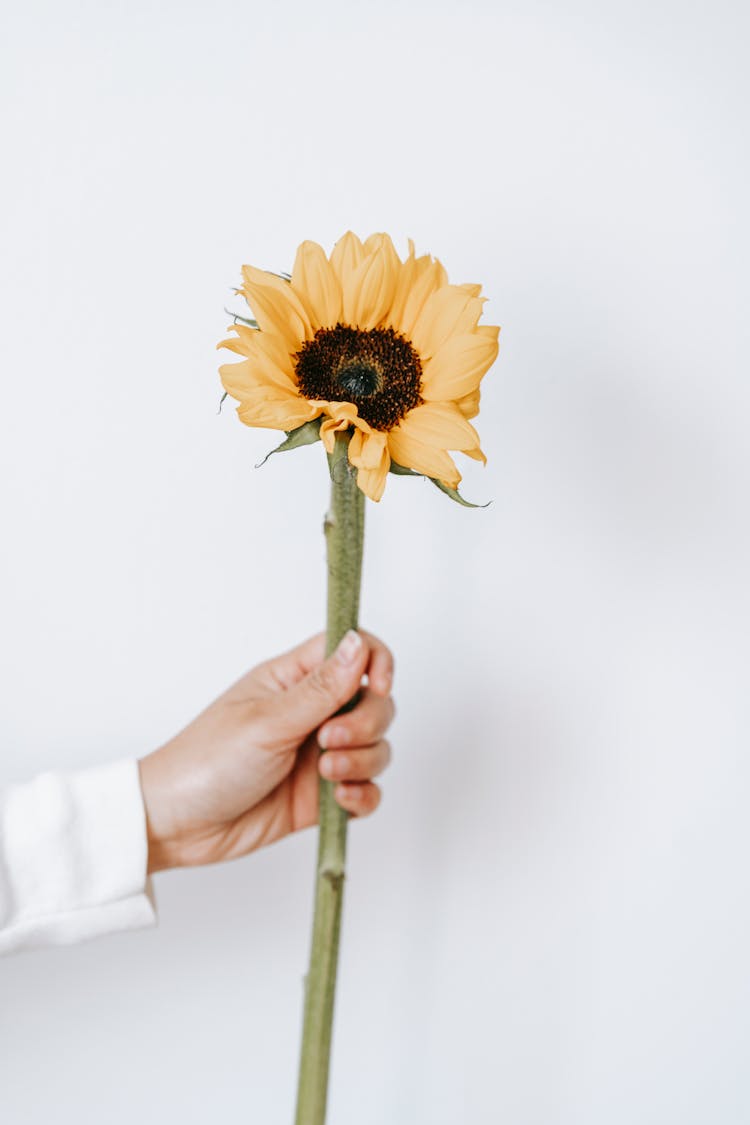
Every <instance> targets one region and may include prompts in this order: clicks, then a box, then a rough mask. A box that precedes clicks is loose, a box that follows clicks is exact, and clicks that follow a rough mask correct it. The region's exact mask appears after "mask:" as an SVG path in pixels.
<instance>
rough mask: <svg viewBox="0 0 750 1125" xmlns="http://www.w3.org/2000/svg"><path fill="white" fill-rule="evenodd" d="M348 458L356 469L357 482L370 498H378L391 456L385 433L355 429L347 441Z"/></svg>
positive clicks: (386, 475) (383, 488)
mask: <svg viewBox="0 0 750 1125" xmlns="http://www.w3.org/2000/svg"><path fill="white" fill-rule="evenodd" d="M349 460H350V462H351V464H352V465H354V466H356V469H357V484H358V485H359V487H360V488H361V489H362V491H363V492H364V493H365V495H366V496H369V497H370V499H371V500H375V501H378V500H380V498H381V496H382V495H383V492H384V491H385V482H386V480H387V479H388V470H389V469H390V467H391V457H390V454H389V452H388V443H387V435H386V434H384V433H379V432H378V431H372V432H371V433H369V434H365V433H363V432H362V431H361V430H355V431H354V433H353V434H352V436H351V439H350V441H349Z"/></svg>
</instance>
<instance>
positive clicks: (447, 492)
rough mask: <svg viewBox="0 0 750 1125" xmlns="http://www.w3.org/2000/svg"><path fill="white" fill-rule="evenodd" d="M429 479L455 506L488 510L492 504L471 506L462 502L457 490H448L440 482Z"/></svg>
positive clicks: (432, 478) (446, 486) (465, 501)
mask: <svg viewBox="0 0 750 1125" xmlns="http://www.w3.org/2000/svg"><path fill="white" fill-rule="evenodd" d="M429 479H430V480H431V481H432V483H433V484H434V485H435V487H436V488H439V489H440V491H441V492H444V493H445V495H446V496H450V498H451V500H455V502H456V503H457V504H461V505H463V507H464V508H489V506H490V504H491V502H492V501H488V502H487V503H486V504H472V503H471V501H470V500H464V498H463V496H462V495H461V493H460V492H459V491H458V489H457V488H449V487H448V485H447V484H443V482H442V481H441V480H436V479H435V477H430V478H429Z"/></svg>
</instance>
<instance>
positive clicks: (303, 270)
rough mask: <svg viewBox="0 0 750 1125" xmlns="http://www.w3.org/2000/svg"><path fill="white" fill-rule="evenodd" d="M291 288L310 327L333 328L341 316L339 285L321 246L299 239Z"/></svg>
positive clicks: (314, 328)
mask: <svg viewBox="0 0 750 1125" xmlns="http://www.w3.org/2000/svg"><path fill="white" fill-rule="evenodd" d="M292 289H293V290H294V292H295V293H296V294H297V296H298V297H299V299H300V301H301V302H302V303H303V304H304V306H305V308H306V309H307V311H308V313H309V317H310V325H311V327H312V329H313V331H316V330H317V329H318V328H333V326H334V325H335V324H337V323H338V321H339V319H340V317H341V285H340V284H339V280H338V278H337V277H336V274H335V273H334V271H333V267H332V266H331V263H330V262H329V261H328V258H327V257H326V255H325V251H324V250H323V247H322V246H318V244H317V242H310V241H307V242H303V243H302V244H301V245H300V247H299V249H298V250H297V256H296V258H295V260H294V268H293V270H292Z"/></svg>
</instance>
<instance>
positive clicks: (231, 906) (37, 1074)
mask: <svg viewBox="0 0 750 1125" xmlns="http://www.w3.org/2000/svg"><path fill="white" fill-rule="evenodd" d="M2 22H3V28H2V34H1V35H0V40H1V42H2V47H1V48H0V50H1V51H2V60H1V65H0V86H1V87H2V96H3V102H4V110H3V114H4V117H3V138H4V139H3V142H2V151H3V156H4V171H3V173H2V179H1V180H0V192H2V203H1V205H0V229H1V231H2V234H1V238H2V265H1V266H0V286H1V287H2V290H1V292H0V310H1V311H2V320H3V323H4V327H3V331H2V339H1V341H0V349H2V354H1V355H0V369H1V370H2V410H1V411H0V474H1V478H2V534H3V541H4V546H3V550H2V555H1V557H0V605H1V618H2V623H3V624H2V645H1V646H0V649H1V656H0V660H1V661H2V663H1V666H0V678H1V680H2V685H3V696H4V703H3V706H2V711H1V717H0V732H1V734H0V739H1V744H2V767H1V771H0V773H1V776H2V779H5V780H7V779H20V778H25V777H29V776H30V775H32V774H33V773H34V772H35V771H37V770H40V769H43V768H49V767H55V766H59V767H76V766H84V765H87V764H90V763H91V764H93V763H96V762H104V761H107V760H109V759H112V758H114V757H118V756H120V755H125V754H134V755H138V754H143V753H145V752H147V751H148V750H149V749H151V748H153V747H154V746H156V745H157V744H159V743H160V742H161V741H162V740H164V739H165V738H166V737H168V736H169V735H170V734H171V733H173V732H174V731H175V730H176V729H177V727H178V726H179V725H181V724H183V723H184V722H185V721H186V720H188V719H189V718H190V717H192V715H193V714H194V713H195V712H196V711H197V710H198V709H200V708H201V707H202V706H203V705H204V703H206V702H207V701H208V700H209V699H210V698H212V697H213V695H214V694H216V693H217V692H218V691H219V690H221V689H222V688H223V687H224V686H225V685H226V684H227V683H228V682H229V681H230V680H231V679H232V678H234V677H236V676H237V675H238V674H239V673H240V672H241V671H243V670H244V669H245V668H246V667H248V666H250V665H251V664H252V663H254V662H255V661H257V660H258V659H260V658H263V657H265V656H267V655H270V654H271V653H273V652H276V651H278V650H280V649H281V648H283V647H285V646H287V645H289V644H291V643H293V642H295V641H296V640H297V639H299V638H302V637H303V636H305V635H307V634H308V633H310V632H312V631H315V630H317V629H318V627H319V626H320V624H321V622H322V619H323V601H324V566H323V545H322V538H321V536H320V534H319V527H320V520H321V515H322V511H323V509H324V507H325V503H326V493H327V484H326V472H325V466H324V463H323V462H322V455H321V452H320V449H319V447H316V448H314V449H307V450H304V451H302V452H300V453H299V454H295V455H293V456H290V457H288V458H287V459H283V458H278V459H275V460H274V461H272V462H269V464H268V465H267V466H266V467H265V468H264V469H263V470H262V471H258V472H255V471H254V470H253V465H254V463H255V462H256V461H258V460H259V459H260V457H261V455H262V454H263V453H264V452H265V451H266V450H267V449H268V448H269V447H270V445H271V444H272V443H273V442H274V440H275V435H273V434H271V433H265V432H263V431H251V430H248V429H246V428H245V427H243V426H241V425H240V424H239V422H238V421H237V420H236V418H235V417H234V414H233V411H232V410H225V412H224V413H223V414H222V415H221V416H217V415H216V408H217V404H218V398H219V393H220V391H219V384H218V379H217V375H216V366H217V363H218V362H219V357H218V356H217V355H216V353H215V352H214V350H213V349H214V343H215V341H216V340H217V339H218V338H220V337H221V335H222V333H223V329H224V327H225V325H226V323H227V317H226V316H225V314H224V313H223V312H222V306H223V305H224V303H226V302H227V301H229V300H230V299H231V294H230V287H231V286H232V285H234V284H235V283H236V281H237V278H238V270H239V266H240V264H241V263H242V262H244V261H251V262H253V263H257V264H260V265H262V266H266V267H268V268H273V269H285V268H288V267H289V266H290V264H291V260H292V256H293V252H294V248H295V246H296V245H297V243H298V242H299V241H300V240H301V239H303V238H315V239H317V240H318V241H320V242H322V243H324V244H325V245H326V246H327V247H330V246H331V244H332V242H333V241H334V239H335V238H336V237H337V236H338V235H339V234H341V233H342V232H343V231H344V230H345V229H346V228H348V227H351V228H353V229H355V230H357V231H359V232H361V233H362V234H367V233H369V232H371V231H373V230H388V231H390V232H392V233H393V235H394V236H395V237H396V238H397V239H398V240H399V245H400V246H401V248H402V249H405V244H406V243H405V240H406V237H407V236H412V237H413V238H414V239H415V240H416V243H417V246H418V247H419V248H420V250H422V251H425V250H430V251H432V252H434V253H436V254H438V255H439V256H440V257H441V258H442V259H443V261H444V262H445V263H446V265H447V267H448V269H449V272H450V275H451V278H452V279H453V280H457V281H468V280H471V281H474V280H479V281H482V282H483V283H484V284H485V286H486V290H487V292H488V293H489V295H490V296H491V302H490V304H489V305H488V306H487V316H488V319H489V320H490V321H491V322H500V323H501V324H502V325H503V326H504V332H503V335H502V351H501V358H500V360H499V361H498V363H497V365H496V367H495V369H494V370H493V371H492V373H491V374H490V375H489V376H488V377H487V379H486V382H485V387H486V392H485V396H484V405H483V412H482V415H481V417H480V419H479V426H480V429H481V432H482V435H483V438H484V444H485V448H486V450H487V452H488V454H489V458H490V462H489V466H488V468H487V469H486V470H485V471H482V470H481V468H480V467H478V466H475V465H473V464H469V465H468V468H467V470H466V492H467V494H468V495H469V496H473V497H476V498H477V499H479V500H484V499H487V498H492V499H493V500H494V504H493V505H492V507H491V508H489V509H488V510H486V511H483V512H467V511H464V510H462V509H459V508H456V507H454V506H453V505H451V504H450V503H449V502H448V501H446V500H444V498H442V497H441V496H440V495H439V494H438V493H437V491H436V490H434V489H432V488H431V487H430V486H428V485H422V484H421V483H420V482H417V481H409V480H393V481H392V482H391V483H390V485H389V488H388V492H387V496H386V499H385V502H384V503H383V504H382V505H381V506H380V507H379V508H377V509H376V508H374V507H373V506H372V505H371V506H370V512H369V531H368V540H367V562H366V574H365V594H364V621H365V622H366V623H367V625H368V626H369V627H370V628H372V629H374V630H376V631H378V632H380V633H381V634H382V635H383V636H385V637H386V638H387V639H388V640H389V641H390V643H391V644H392V645H393V646H394V648H395V650H396V653H397V657H398V661H399V676H398V685H397V696H398V702H399V706H400V713H399V718H398V721H397V725H396V727H395V731H394V743H395V748H396V755H395V760H394V764H393V766H392V768H391V770H390V771H389V773H388V774H387V775H386V778H385V788H386V796H385V801H384V803H383V807H382V810H381V811H380V812H379V813H378V815H377V817H375V818H373V819H372V820H370V821H368V822H363V823H361V824H357V825H355V826H354V827H353V830H352V842H351V877H350V882H349V886H348V890H347V902H346V917H345V934H344V939H345V940H344V952H343V964H342V976H341V982H340V983H341V991H340V1000H339V1004H338V1011H337V1024H336V1040H335V1062H334V1069H333V1089H332V1097H331V1110H330V1118H329V1120H330V1122H331V1125H354V1123H356V1125H383V1123H384V1122H396V1123H399V1125H401V1123H403V1125H456V1123H457V1122H467V1123H471V1125H495V1123H501V1125H602V1123H603V1122H606V1123H607V1125H633V1123H634V1122H638V1125H672V1123H675V1125H709V1123H710V1125H714V1123H717V1122H720V1123H721V1125H741V1123H742V1125H744V1123H746V1122H747V1121H748V1120H750V1079H749V1078H748V1074H747V1049H748V1033H749V1032H750V1026H749V1025H750V969H749V967H748V953H747V950H748V938H749V937H750V933H749V930H750V909H749V906H748V879H747V851H748V844H749V843H750V826H749V824H748V817H747V805H748V783H749V782H750V768H749V766H748V754H747V734H748V728H749V726H750V724H749V723H748V702H747V700H748V695H747V686H746V680H747V664H748V642H747V637H748V631H747V628H748V594H747V585H746V575H747V568H748V561H749V559H748V555H749V554H750V551H749V550H748V547H749V536H748V520H747V491H748V456H747V451H746V447H747V436H746V435H747V425H748V422H747V409H748V405H749V402H748V400H749V397H750V396H748V391H747V382H746V380H747V375H746V372H747V362H746V361H747V354H748V344H749V343H750V341H749V340H748V332H747V327H746V307H747V298H748V291H747V285H746V281H747V277H746V272H745V270H746V263H747V256H748V240H747V233H748V227H747V221H746V200H747V194H746V193H747V182H746V177H747V171H748V141H747V129H746V99H747V96H748V80H747V70H746V51H747V36H748V32H749V31H750V27H749V26H748V23H749V20H748V16H747V14H746V9H744V6H743V5H741V4H740V3H737V4H733V3H731V2H729V0H718V2H716V3H712V4H710V5H709V4H700V3H693V4H690V3H687V4H686V3H684V2H681V3H676V2H674V3H670V2H668V0H661V2H658V0H657V2H656V3H653V2H649V3H647V2H644V0H641V2H639V0H636V2H628V3H624V2H617V3H609V4H606V3H605V4H601V3H597V2H595V0H590V2H586V0H568V2H566V3H562V4H557V5H555V4H545V3H541V2H537V3H521V2H516V3H506V4H504V5H496V4H493V3H489V2H487V3H479V2H477V0H475V2H471V0H469V2H465V3H464V4H462V5H458V4H448V3H436V2H435V0H432V2H431V3H427V2H425V3H404V2H399V3H391V2H388V0H386V2H383V3H380V4H378V5H372V6H365V5H353V4H351V3H343V2H342V3H335V2H331V0H323V2H320V3H318V4H317V5H316V6H314V7H312V6H308V5H305V4H303V3H301V2H298V3H287V4H283V5H282V4H279V5H273V4H264V5H259V4H253V3H247V2H245V3H239V2H236V0H226V2H225V3H223V4H211V5H209V4H207V3H198V2H196V0H193V2H191V3H187V4H185V3H176V2H169V3H161V4H159V5H156V6H155V5H153V4H151V3H146V2H145V0H134V2H131V3H128V4H125V3H122V4H116V3H112V2H110V3H106V2H105V3H103V4H102V3H94V2H93V0H92V2H90V3H74V2H72V0H68V3H66V4H64V5H62V4H54V3H41V2H31V3H24V4H23V5H20V4H19V5H16V8H15V10H11V9H10V7H9V6H6V8H5V11H4V13H3V17H2ZM6 158H7V159H6ZM743 180H745V183H744V184H743ZM743 360H744V361H745V362H744V363H743V362H742V361H743ZM313 853H314V837H313V836H312V834H307V835H306V836H303V837H300V838H298V839H295V840H293V841H287V842H286V843H284V844H282V845H280V846H278V847H276V848H274V849H271V850H269V851H267V852H265V853H262V854H259V855H256V856H252V857H250V858H249V859H246V860H243V861H241V862H238V863H236V864H234V865H230V866H228V867H226V868H223V869H208V870H203V871H196V872H180V873H170V874H165V875H162V876H159V877H157V883H156V885H157V896H158V901H159V907H160V915H161V923H160V926H159V928H158V930H155V931H152V932H144V933H136V934H130V935H123V936H119V937H113V938H108V939H104V940H101V941H99V942H97V943H92V944H90V945H88V946H81V947H79V948H75V949H68V950H59V951H49V952H44V953H36V954H27V955H23V956H20V957H16V958H10V959H8V960H6V961H4V963H3V964H2V966H0V995H2V1005H1V1007H0V1027H1V1028H2V1030H1V1031H0V1035H1V1036H2V1049H1V1050H0V1071H1V1072H2V1094H1V1095H0V1112H2V1116H3V1120H4V1122H7V1123H8V1125H37V1123H38V1125H41V1123H45V1125H46V1123H47V1122H48V1121H50V1120H54V1121H59V1122H64V1123H68V1122H77V1123H92V1125H94V1123H97V1125H98V1123H100V1122H102V1121H106V1122H108V1123H109V1125H126V1123H127V1125H132V1122H134V1121H143V1122H166V1123H168V1125H172V1123H177V1122H179V1123H180V1125H198V1123H201V1125H202V1123H204V1122H206V1121H211V1122H219V1121H227V1122H228V1121H252V1122H257V1123H258V1125H261V1123H262V1125H285V1123H288V1122H289V1121H290V1120H291V1117H292V1105H293V1100H294V1087H295V1077H296V1064H297V1049H298V1039H299V1028H300V1015H301V996H302V993H301V978H302V974H303V972H304V968H305V963H306V958H307V945H308V931H309V923H310V906H311V885H312V869H313V859H314V855H313Z"/></svg>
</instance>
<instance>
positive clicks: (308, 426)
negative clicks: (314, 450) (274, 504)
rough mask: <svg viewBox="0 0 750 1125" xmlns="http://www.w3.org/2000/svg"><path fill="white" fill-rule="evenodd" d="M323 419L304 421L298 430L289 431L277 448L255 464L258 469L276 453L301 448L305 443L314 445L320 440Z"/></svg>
mask: <svg viewBox="0 0 750 1125" xmlns="http://www.w3.org/2000/svg"><path fill="white" fill-rule="evenodd" d="M322 421H323V419H322V418H313V420H312V421H311V422H303V423H302V425H301V426H297V429H296V430H289V431H287V435H286V438H285V439H284V441H282V443H281V445H277V446H276V448H275V449H272V450H271V452H270V453H267V454H266V456H265V457H264V458H263V460H262V461H260V462H259V463H258V464H257V465H256V466H255V467H256V469H259V468H260V467H261V465H265V463H266V461H267V460H268V458H269V457H271V456H272V455H273V454H274V453H288V452H289V450H290V449H300V448H301V446H303V445H313V444H314V443H315V442H316V441H320V423H321V422H322Z"/></svg>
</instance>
